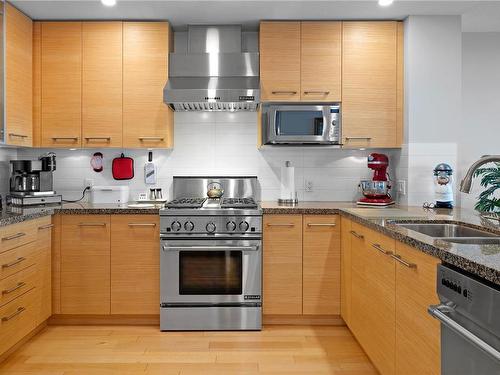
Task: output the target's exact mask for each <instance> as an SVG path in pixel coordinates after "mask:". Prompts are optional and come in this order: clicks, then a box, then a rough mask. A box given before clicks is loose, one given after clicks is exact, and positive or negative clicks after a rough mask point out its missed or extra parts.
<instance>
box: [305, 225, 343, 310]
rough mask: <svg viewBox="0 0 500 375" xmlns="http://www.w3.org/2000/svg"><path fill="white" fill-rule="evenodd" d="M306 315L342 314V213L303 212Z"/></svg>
mask: <svg viewBox="0 0 500 375" xmlns="http://www.w3.org/2000/svg"><path fill="white" fill-rule="evenodd" d="M302 269H303V271H302V272H303V277H302V278H303V297H302V298H303V299H302V311H303V314H304V315H339V314H340V217H339V215H304V218H303V267H302Z"/></svg>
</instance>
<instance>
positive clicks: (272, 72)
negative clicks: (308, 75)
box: [259, 21, 300, 102]
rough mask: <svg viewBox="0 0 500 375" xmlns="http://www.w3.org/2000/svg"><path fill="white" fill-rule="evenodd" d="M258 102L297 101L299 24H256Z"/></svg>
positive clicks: (298, 99) (273, 22) (298, 90)
mask: <svg viewBox="0 0 500 375" xmlns="http://www.w3.org/2000/svg"><path fill="white" fill-rule="evenodd" d="M259 38H260V47H259V49H260V84H261V100H262V101H278V102H284V101H300V22H275V21H271V22H261V23H260V33H259Z"/></svg>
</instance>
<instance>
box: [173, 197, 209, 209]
mask: <svg viewBox="0 0 500 375" xmlns="http://www.w3.org/2000/svg"><path fill="white" fill-rule="evenodd" d="M206 200H207V198H179V199H174V200H173V201H170V202H168V203H167V204H166V205H165V206H166V207H167V208H201V207H203V203H205V201H206Z"/></svg>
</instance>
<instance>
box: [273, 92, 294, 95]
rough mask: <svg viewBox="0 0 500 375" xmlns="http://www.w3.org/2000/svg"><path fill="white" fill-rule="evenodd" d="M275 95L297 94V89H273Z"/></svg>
mask: <svg viewBox="0 0 500 375" xmlns="http://www.w3.org/2000/svg"><path fill="white" fill-rule="evenodd" d="M271 93H272V94H273V95H279V94H282V95H295V94H297V91H271Z"/></svg>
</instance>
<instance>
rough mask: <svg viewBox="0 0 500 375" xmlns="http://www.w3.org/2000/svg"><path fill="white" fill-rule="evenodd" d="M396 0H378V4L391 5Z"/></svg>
mask: <svg viewBox="0 0 500 375" xmlns="http://www.w3.org/2000/svg"><path fill="white" fill-rule="evenodd" d="M393 1H394V0H378V5H380V6H383V7H386V6H388V5H391V4H392V3H393Z"/></svg>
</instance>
